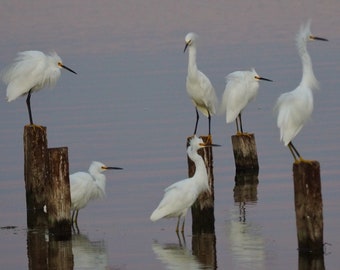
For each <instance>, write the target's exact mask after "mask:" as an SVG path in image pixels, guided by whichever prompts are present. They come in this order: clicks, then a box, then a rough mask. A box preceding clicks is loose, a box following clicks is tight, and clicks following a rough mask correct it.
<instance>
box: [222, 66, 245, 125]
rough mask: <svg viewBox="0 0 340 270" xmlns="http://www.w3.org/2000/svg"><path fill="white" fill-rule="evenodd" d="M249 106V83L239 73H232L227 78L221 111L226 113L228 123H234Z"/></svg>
mask: <svg viewBox="0 0 340 270" xmlns="http://www.w3.org/2000/svg"><path fill="white" fill-rule="evenodd" d="M247 104H248V99H247V81H245V80H244V79H243V76H242V75H241V74H240V72H238V71H237V72H233V73H230V74H229V75H228V76H227V77H226V87H225V90H224V93H223V96H222V105H221V111H222V112H226V122H227V123H230V122H232V121H234V120H235V119H236V117H237V116H238V115H239V113H240V112H241V111H242V110H243V109H244V108H245V107H246V105H247Z"/></svg>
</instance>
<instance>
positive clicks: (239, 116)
mask: <svg viewBox="0 0 340 270" xmlns="http://www.w3.org/2000/svg"><path fill="white" fill-rule="evenodd" d="M238 119H239V120H240V130H241V133H242V134H243V127H242V117H241V113H239V114H238Z"/></svg>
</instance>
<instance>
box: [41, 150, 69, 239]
mask: <svg viewBox="0 0 340 270" xmlns="http://www.w3.org/2000/svg"><path fill="white" fill-rule="evenodd" d="M48 153H49V155H48V157H49V163H48V165H49V175H48V178H47V183H46V184H47V186H48V189H47V209H48V227H49V231H50V233H51V234H52V235H53V237H54V239H55V240H70V239H71V237H72V230H71V216H70V211H71V195H70V180H69V166H68V149H67V147H60V148H50V149H48Z"/></svg>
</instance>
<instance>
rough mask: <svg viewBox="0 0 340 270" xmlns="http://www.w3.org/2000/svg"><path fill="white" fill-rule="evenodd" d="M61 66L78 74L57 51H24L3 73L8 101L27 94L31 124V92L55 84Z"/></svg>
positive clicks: (31, 122)
mask: <svg viewBox="0 0 340 270" xmlns="http://www.w3.org/2000/svg"><path fill="white" fill-rule="evenodd" d="M61 68H64V69H66V70H68V71H70V72H72V73H74V74H77V73H76V72H75V71H73V70H72V69H70V68H68V67H66V66H65V65H63V64H62V61H61V58H60V57H59V56H58V55H57V54H56V53H55V52H51V53H50V54H49V55H46V54H44V53H43V52H40V51H24V52H19V53H18V54H17V58H16V59H15V61H14V63H13V64H12V65H11V66H9V67H8V68H7V69H6V70H5V71H4V73H3V74H2V80H3V81H4V83H5V84H7V85H8V86H7V101H8V102H10V101H12V100H15V99H16V98H17V97H19V96H22V95H26V94H27V98H26V104H27V109H28V115H29V119H30V124H31V125H33V119H32V112H31V104H30V100H31V94H32V93H33V92H36V91H39V90H41V89H43V88H45V87H52V86H54V85H55V84H56V82H57V80H58V79H59V77H60V69H61Z"/></svg>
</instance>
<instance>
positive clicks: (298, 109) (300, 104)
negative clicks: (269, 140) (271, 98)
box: [274, 90, 313, 145]
mask: <svg viewBox="0 0 340 270" xmlns="http://www.w3.org/2000/svg"><path fill="white" fill-rule="evenodd" d="M297 94H299V93H298V92H296V90H294V91H291V92H288V93H284V94H282V95H281V96H280V97H279V98H278V100H277V103H276V105H275V108H274V109H275V111H276V113H277V126H278V128H279V129H280V139H281V140H282V141H283V142H284V144H285V145H287V144H288V143H289V142H290V141H292V140H293V139H294V138H295V136H296V135H297V134H298V133H299V132H300V130H301V128H302V127H303V125H304V124H305V122H306V120H307V119H309V117H310V115H311V112H312V110H313V107H312V106H311V107H306V103H305V100H304V99H301V98H296V95H297Z"/></svg>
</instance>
